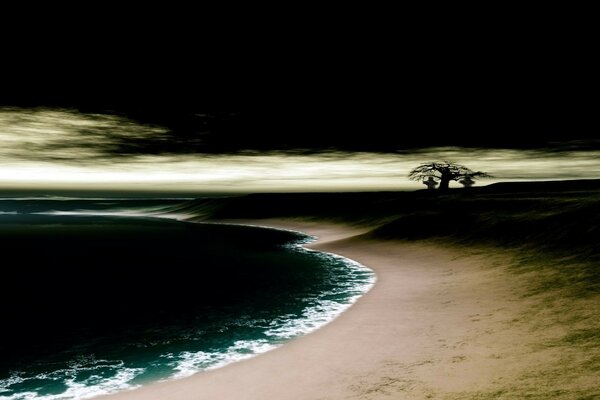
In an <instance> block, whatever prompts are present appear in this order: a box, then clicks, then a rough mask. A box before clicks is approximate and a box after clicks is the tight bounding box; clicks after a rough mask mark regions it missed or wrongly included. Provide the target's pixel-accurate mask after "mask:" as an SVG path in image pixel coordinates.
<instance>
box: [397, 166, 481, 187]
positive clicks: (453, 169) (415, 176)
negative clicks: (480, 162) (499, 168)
mask: <svg viewBox="0 0 600 400" xmlns="http://www.w3.org/2000/svg"><path fill="white" fill-rule="evenodd" d="M490 176H491V175H489V174H488V173H486V172H482V171H473V170H471V169H469V168H467V167H465V166H464V165H460V164H456V163H453V162H451V161H442V162H429V163H424V164H421V165H419V166H418V167H416V168H414V169H413V170H412V171H410V172H409V174H408V178H409V179H410V180H413V181H420V180H423V179H426V178H434V179H439V180H440V189H441V190H446V189H448V187H449V184H450V181H458V180H461V179H465V178H468V179H471V178H477V177H479V178H487V177H490Z"/></svg>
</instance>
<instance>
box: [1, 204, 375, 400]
mask: <svg viewBox="0 0 600 400" xmlns="http://www.w3.org/2000/svg"><path fill="white" fill-rule="evenodd" d="M56 202H57V204H51V202H50V203H49V202H48V200H45V201H39V200H11V201H7V200H4V201H0V212H1V214H0V251H1V254H2V286H3V290H2V291H1V293H0V301H1V305H2V306H1V307H2V319H1V321H2V322H1V328H2V329H1V330H0V331H1V332H0V399H15V400H16V399H79V398H88V397H93V396H95V395H99V394H103V393H109V392H113V391H117V390H121V389H126V388H131V387H135V386H138V385H141V384H145V383H148V382H150V381H155V380H161V379H167V378H172V377H183V376H187V375H190V374H192V373H194V372H197V371H199V370H203V369H207V368H214V367H218V366H222V365H225V364H227V363H230V362H233V361H236V360H240V359H243V358H247V357H249V356H252V355H253V354H257V353H260V352H263V351H266V350H269V349H271V348H273V347H276V346H277V345H279V344H280V343H283V342H284V341H286V340H289V339H290V338H293V337H295V336H298V335H301V334H304V333H306V332H309V331H311V330H314V329H316V328H318V327H319V326H322V325H323V324H324V323H326V322H328V321H330V320H331V319H332V318H334V317H335V316H336V315H337V314H339V313H340V312H341V311H343V310H344V309H345V308H347V307H348V306H349V305H350V304H351V303H352V302H353V301H354V300H355V299H356V297H357V296H360V295H361V294H363V293H364V292H365V291H366V290H368V288H369V287H370V285H371V284H372V282H373V280H374V278H373V274H372V273H371V271H370V270H368V269H366V268H364V267H362V266H360V265H357V264H355V263H353V262H351V261H349V260H346V259H343V258H341V257H338V256H333V255H329V254H324V253H319V252H313V251H308V250H305V249H303V248H301V247H300V246H299V244H300V243H302V242H306V241H307V237H305V236H303V235H301V234H298V233H294V232H287V231H277V230H271V229H261V228H252V227H240V226H225V225H210V224H193V223H186V222H180V221H176V220H170V219H157V218H148V217H123V216H105V215H102V216H98V215H93V214H94V213H97V212H99V210H100V212H103V211H110V210H119V211H122V210H124V209H127V210H129V211H131V210H135V209H137V210H146V211H147V210H149V209H152V210H154V211H153V212H155V211H156V210H157V209H159V208H160V207H162V206H165V207H167V208H168V207H173V206H176V204H174V202H175V200H169V201H164V203H163V204H162V205H161V204H158V203H152V204H150V203H144V202H143V201H141V202H140V201H139V200H138V201H137V202H136V203H128V202H127V201H126V200H120V201H115V202H108V201H104V200H93V201H91V200H70V201H64V200H62V201H60V202H59V201H56ZM69 202H73V203H71V204H68V203H69ZM157 202H158V201H157ZM99 203H105V204H99ZM107 203H113V204H107ZM59 206H60V207H59ZM81 210H87V212H83V214H85V215H78V213H82V211H81ZM56 211H60V212H59V213H57V212H56ZM40 212H42V213H43V212H51V214H50V215H49V214H37V213H40ZM65 213H66V214H69V213H73V214H74V215H63V214H65ZM140 214H143V212H140Z"/></svg>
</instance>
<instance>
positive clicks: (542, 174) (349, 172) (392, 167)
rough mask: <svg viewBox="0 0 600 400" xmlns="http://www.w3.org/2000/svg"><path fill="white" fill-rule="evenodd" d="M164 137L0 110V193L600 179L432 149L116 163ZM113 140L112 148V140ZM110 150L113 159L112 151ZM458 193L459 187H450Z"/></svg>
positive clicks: (554, 160) (114, 124) (530, 160)
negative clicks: (130, 150)
mask: <svg viewBox="0 0 600 400" xmlns="http://www.w3.org/2000/svg"><path fill="white" fill-rule="evenodd" d="M164 132H166V131H165V130H164V129H163V128H160V127H155V126H146V125H141V124H136V123H134V122H132V121H130V120H128V119H125V118H123V117H116V116H105V115H95V114H82V113H78V112H74V111H70V110H34V111H27V112H26V111H23V110H18V109H4V110H1V109H0V188H2V189H78V190H86V189H92V190H109V189H110V190H130V191H136V190H139V191H148V190H152V191H165V192H168V191H188V192H264V191H344V190H411V189H413V190H414V189H422V188H424V186H423V185H422V184H421V183H420V182H411V181H409V180H408V178H407V174H408V172H409V171H410V169H412V168H413V167H415V166H416V165H418V164H419V163H422V162H428V161H434V160H444V159H447V160H452V161H454V162H457V163H460V164H464V165H466V166H467V167H469V168H471V169H473V170H481V171H486V172H488V173H490V174H492V175H493V176H494V178H493V179H486V180H480V181H478V182H477V185H478V186H481V185H485V184H490V183H494V182H499V181H523V180H563V179H593V178H600V152H598V151H565V152H554V153H553V152H544V151H540V150H499V149H472V148H468V149H467V148H456V147H445V148H428V149H420V150H414V151H410V152H402V153H368V152H340V151H336V152H321V153H313V154H298V153H294V152H275V151H273V152H263V153H258V152H246V153H239V154H118V153H116V152H111V151H113V147H115V146H116V145H115V143H114V140H120V139H122V138H128V137H144V136H147V135H154V136H153V137H157V136H158V137H160V135H162V134H164ZM115 138H116V139H115ZM107 149H108V150H110V151H107ZM454 185H455V186H456V187H458V186H459V185H458V184H454Z"/></svg>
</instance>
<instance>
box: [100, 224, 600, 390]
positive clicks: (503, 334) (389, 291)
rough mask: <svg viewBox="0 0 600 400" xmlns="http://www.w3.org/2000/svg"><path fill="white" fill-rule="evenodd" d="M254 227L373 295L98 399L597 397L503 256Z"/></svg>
mask: <svg viewBox="0 0 600 400" xmlns="http://www.w3.org/2000/svg"><path fill="white" fill-rule="evenodd" d="M256 224H257V225H263V226H275V227H285V228H290V229H295V230H301V231H304V232H307V233H309V234H312V235H316V236H319V240H318V241H317V242H316V243H313V244H312V245H311V246H310V247H313V248H315V249H319V250H323V251H329V252H334V253H337V254H340V255H343V256H345V257H348V258H351V259H353V260H356V261H358V262H360V263H362V264H364V265H367V266H369V267H370V268H372V269H373V270H375V271H376V273H377V277H378V281H377V284H376V285H375V286H374V288H373V289H372V290H371V291H370V292H369V293H368V294H366V295H365V296H363V297H362V298H361V299H360V300H359V301H358V302H357V303H356V304H355V305H354V306H352V307H351V308H350V309H349V310H348V311H346V312H345V313H343V314H342V315H341V316H340V317H338V318H337V319H336V320H334V321H333V322H332V323H330V324H328V325H327V326H325V327H323V328H322V329H320V330H318V331H316V332H314V333H312V334H309V335H306V336H304V337H301V338H298V339H296V340H293V341H291V342H289V343H287V344H285V345H284V346H282V347H280V348H278V349H276V350H273V351H270V352H268V353H265V354H262V355H259V356H257V357H255V358H252V359H249V360H246V361H241V362H238V363H235V364H231V365H228V366H226V367H224V368H220V369H217V370H213V371H208V372H203V373H198V374H196V375H194V376H191V377H189V378H185V379H180V380H172V381H168V382H163V383H157V384H153V385H149V386H146V387H143V388H141V389H136V390H133V391H128V392H123V393H118V394H116V395H112V396H106V397H102V398H105V399H111V400H151V399H156V400H158V399H160V400H169V399H173V400H179V399H181V400H195V399H198V400H200V399H207V400H208V399H210V400H212V399H215V400H255V399H256V400H259V399H260V400H265V399H278V400H292V399H298V400H325V399H336V400H337V399H339V400H342V399H430V398H440V399H455V398H456V399H463V398H477V399H488V398H489V399H492V398H494V399H495V398H499V399H504V398H505V399H514V398H523V397H525V396H528V398H536V399H537V398H539V399H542V398H550V397H552V398H554V397H557V398H578V396H580V395H583V394H586V393H587V394H589V393H591V392H590V390H594V388H595V387H597V384H596V383H595V382H596V380H595V379H594V376H591V375H589V374H585V373H584V374H582V373H577V372H573V373H569V372H568V371H567V372H564V371H562V370H561V368H563V367H564V365H565V364H564V362H565V361H564V357H565V350H566V349H565V348H561V347H560V346H558V347H557V346H554V347H553V346H548V345H546V344H547V343H550V342H551V341H552V340H553V338H555V337H560V336H561V335H562V334H564V329H565V328H564V326H563V325H561V324H560V323H554V322H553V321H554V320H552V318H555V319H556V318H558V317H556V315H554V314H553V313H544V307H543V306H542V302H541V298H540V297H539V296H538V297H536V296H526V293H527V288H528V280H529V277H528V276H527V274H520V275H519V274H514V273H511V272H510V271H509V267H510V264H511V262H512V261H511V257H510V256H509V255H506V254H504V253H501V252H495V253H494V252H490V251H480V250H472V251H470V250H465V249H453V248H450V247H445V246H440V245H439V244H434V243H423V242H414V243H403V242H397V241H377V240H369V239H365V238H361V237H360V236H357V235H359V234H360V233H361V232H362V230H361V229H360V228H352V227H348V226H342V225H335V224H328V223H311V222H297V221H274V220H268V221H260V222H256ZM567 350H568V349H567ZM567 353H568V351H567ZM561 371H562V372H561ZM552 393H554V394H555V395H556V396H554V395H552V396H549V394H552ZM571 395H572V397H571ZM589 398H593V397H589Z"/></svg>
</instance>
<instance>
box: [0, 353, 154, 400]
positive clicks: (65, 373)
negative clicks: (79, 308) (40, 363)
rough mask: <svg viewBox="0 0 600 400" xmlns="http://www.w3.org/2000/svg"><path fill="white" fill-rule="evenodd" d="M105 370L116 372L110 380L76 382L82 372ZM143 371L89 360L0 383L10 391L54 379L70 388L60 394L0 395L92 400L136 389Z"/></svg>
mask: <svg viewBox="0 0 600 400" xmlns="http://www.w3.org/2000/svg"><path fill="white" fill-rule="evenodd" d="M104 368H110V369H114V370H115V374H114V375H113V376H111V377H108V378H104V377H102V376H101V375H98V374H92V375H90V376H89V377H88V378H87V379H84V380H80V381H77V378H78V376H77V374H78V373H79V372H85V371H94V370H99V369H104ZM143 372H144V368H124V364H123V362H122V361H117V362H110V361H107V360H97V361H96V360H93V361H91V362H90V360H89V359H88V360H86V361H85V363H83V364H81V363H73V364H72V365H71V366H70V367H69V368H67V369H60V370H56V371H53V372H51V373H40V374H37V375H35V376H31V377H24V376H23V374H19V373H15V374H13V375H12V376H11V377H10V378H8V379H4V380H2V381H0V392H3V391H8V389H9V388H10V386H12V385H15V384H21V383H26V382H27V381H28V380H38V379H45V380H48V379H49V380H55V381H57V382H59V383H62V384H64V385H65V386H66V387H67V389H66V390H65V391H64V392H62V393H59V394H45V395H39V394H38V393H36V392H22V393H17V394H13V395H10V396H4V395H0V399H1V400H79V399H81V400H83V399H89V398H92V397H96V396H100V395H105V394H110V393H115V392H118V391H122V390H127V389H135V388H137V387H139V385H133V384H132V383H131V381H132V380H133V379H134V378H135V377H136V376H138V375H140V374H141V373H143Z"/></svg>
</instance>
